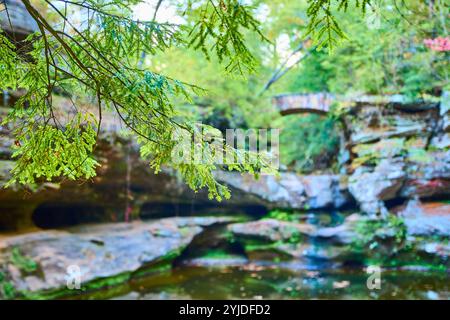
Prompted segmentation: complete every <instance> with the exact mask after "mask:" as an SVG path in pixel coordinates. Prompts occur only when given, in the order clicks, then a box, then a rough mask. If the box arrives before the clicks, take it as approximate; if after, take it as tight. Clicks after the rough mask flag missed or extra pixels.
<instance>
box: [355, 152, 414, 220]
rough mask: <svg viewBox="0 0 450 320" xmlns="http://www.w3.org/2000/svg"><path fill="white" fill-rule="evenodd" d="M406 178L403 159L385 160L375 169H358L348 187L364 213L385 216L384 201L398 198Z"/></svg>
mask: <svg viewBox="0 0 450 320" xmlns="http://www.w3.org/2000/svg"><path fill="white" fill-rule="evenodd" d="M405 178H406V173H405V171H404V162H403V160H402V159H401V158H394V159H383V160H381V161H380V163H379V164H378V165H377V166H376V167H375V168H371V167H366V166H361V167H358V168H357V169H356V170H355V171H354V173H353V174H352V175H351V176H350V178H349V185H348V187H349V191H350V193H351V194H352V195H353V197H354V198H355V199H356V200H357V201H358V203H359V204H360V206H361V209H362V210H363V211H364V212H366V213H368V214H372V215H377V214H382V215H385V214H386V213H387V210H386V208H385V207H384V204H383V202H382V201H384V200H390V199H394V198H396V197H397V196H398V191H399V190H400V189H401V187H402V185H403V182H404V181H405Z"/></svg>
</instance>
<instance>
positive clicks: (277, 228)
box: [227, 219, 316, 241]
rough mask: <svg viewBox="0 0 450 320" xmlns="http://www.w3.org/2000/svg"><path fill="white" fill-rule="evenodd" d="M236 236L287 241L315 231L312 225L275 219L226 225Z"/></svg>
mask: <svg viewBox="0 0 450 320" xmlns="http://www.w3.org/2000/svg"><path fill="white" fill-rule="evenodd" d="M227 228H228V230H229V231H231V232H232V233H233V234H234V235H236V236H244V237H249V238H257V239H262V240H268V241H289V240H290V239H291V238H292V237H293V236H295V235H297V234H303V235H311V234H313V233H314V232H315V231H316V228H315V227H314V226H313V225H310V224H307V223H294V222H288V221H280V220H276V219H262V220H258V221H251V222H243V223H234V224H230V225H228V226H227Z"/></svg>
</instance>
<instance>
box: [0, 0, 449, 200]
mask: <svg viewBox="0 0 450 320" xmlns="http://www.w3.org/2000/svg"><path fill="white" fill-rule="evenodd" d="M163 1H169V2H174V3H176V4H177V5H178V13H179V14H180V16H181V18H182V21H183V22H182V23H180V24H175V23H170V22H165V23H162V22H158V21H157V20H156V19H155V17H156V16H157V10H158V8H159V6H160V5H161V2H162V1H155V4H156V10H155V12H154V14H153V18H152V17H151V16H150V19H149V20H146V21H140V20H137V19H135V18H134V17H133V8H135V6H136V5H137V4H139V3H141V2H143V1H142V0H120V1H119V0H83V1H82V0H71V1H68V0H42V1H34V0H23V1H22V2H23V3H24V5H25V7H26V10H27V11H28V12H29V13H30V15H31V17H32V19H34V20H35V21H36V23H37V24H38V26H39V30H38V31H37V32H36V33H34V34H32V35H30V36H29V37H28V38H27V39H26V41H25V42H21V43H16V42H14V40H13V39H11V37H10V36H8V35H7V34H6V33H4V32H0V57H1V59H0V88H2V89H7V90H23V92H25V95H23V96H22V97H21V98H20V99H19V100H18V101H17V102H16V104H15V105H14V107H13V109H12V111H11V113H10V114H9V116H8V117H7V118H6V119H4V121H3V124H4V125H9V126H11V127H12V128H13V134H14V136H15V139H16V143H15V145H14V149H15V150H14V157H15V159H16V167H15V168H14V169H13V171H12V173H13V178H12V179H11V181H10V182H9V184H8V185H11V184H14V183H21V184H26V185H33V184H35V183H38V182H40V181H42V180H44V179H45V180H53V179H56V178H63V179H80V178H85V179H86V178H91V177H93V176H94V175H95V168H96V167H97V166H98V165H99V164H98V163H97V161H96V160H95V158H94V157H93V151H94V149H95V145H96V142H97V136H98V134H99V132H100V128H101V127H102V124H103V122H102V120H104V119H103V117H102V114H104V113H105V112H112V113H115V114H116V115H117V116H118V117H119V118H120V119H121V120H122V121H123V123H125V124H126V126H127V128H128V131H129V132H130V133H131V134H132V135H133V136H134V137H135V138H136V140H137V142H138V143H139V144H140V146H141V155H142V157H143V158H145V159H147V160H148V161H149V163H150V165H151V167H152V168H154V169H155V170H156V171H158V170H160V168H161V166H162V165H168V166H172V167H174V168H175V169H178V171H179V172H180V173H181V175H182V176H183V178H184V180H185V181H186V182H187V183H188V184H189V186H190V187H191V188H193V189H194V190H197V189H199V188H202V187H207V188H208V190H209V192H210V196H211V197H214V198H216V199H219V200H220V199H222V198H223V197H229V191H228V190H227V188H226V187H224V186H222V185H220V184H219V183H217V182H216V181H215V179H214V177H213V175H212V171H213V170H214V169H216V168H217V167H218V166H217V165H216V164H215V163H214V162H213V159H206V161H205V162H204V163H201V164H199V163H197V164H186V163H181V164H180V163H173V162H172V160H171V159H172V157H171V155H172V154H173V152H177V151H178V148H179V147H180V146H179V145H177V142H178V141H176V140H174V138H173V137H174V136H179V135H180V134H181V135H183V134H188V135H193V134H194V133H195V132H196V130H210V128H208V126H204V127H203V128H200V129H199V128H198V127H196V126H195V125H194V120H195V119H193V117H192V112H190V111H191V110H189V112H187V113H186V112H184V108H183V107H184V106H192V105H207V106H209V107H211V109H212V111H211V112H212V113H213V114H216V113H217V112H218V113H220V114H223V115H225V117H226V118H229V119H230V118H233V117H237V118H244V119H245V121H246V123H247V124H248V125H250V126H256V127H270V126H271V124H272V122H273V119H272V118H273V115H274V113H273V111H274V110H273V108H271V107H270V103H268V99H267V98H268V97H269V96H270V95H273V94H277V93H280V90H289V91H292V92H317V91H330V92H336V93H341V92H347V91H362V92H369V93H374V92H375V93H383V92H402V93H408V94H409V93H411V94H412V95H417V94H422V93H423V88H425V90H427V91H432V90H434V89H435V88H436V87H444V86H445V84H446V83H447V71H446V70H447V68H448V59H446V58H445V57H446V56H445V55H448V53H446V52H431V51H430V50H427V49H426V48H424V47H423V46H422V47H421V46H420V44H421V41H422V40H423V38H426V37H432V36H433V34H443V31H445V30H446V26H445V23H442V21H441V20H442V19H441V18H440V16H441V15H442V10H443V9H442V8H443V6H442V3H441V2H442V1H435V7H433V12H432V13H430V14H431V17H432V18H429V16H430V14H428V13H424V14H418V13H417V12H419V13H420V11H421V10H422V9H423V8H422V7H423V4H422V3H421V1H418V0H417V1H416V0H414V1H411V2H410V3H409V7H407V8H406V9H405V8H404V7H402V8H401V10H403V11H397V10H394V9H392V5H393V2H392V1H390V0H388V1H386V2H383V1H366V0H341V1H332V0H305V1H298V2H297V1H287V0H274V1H270V2H264V1H259V0H255V1H241V0H200V1H191V0H180V1H172V0H163ZM264 7H266V9H268V14H267V16H266V17H265V18H264V15H262V14H261V12H262V11H264V10H261V8H264ZM444 7H445V6H444ZM430 10H431V9H430ZM422 11H423V10H422ZM374 12H375V13H377V14H380V15H382V17H383V19H382V22H381V26H380V28H379V29H377V30H369V31H368V29H367V26H366V22H365V16H366V15H368V14H370V13H374ZM403 16H405V17H403ZM411 16H414V17H415V18H414V19H415V20H411V19H412V18H411ZM347 18H348V19H347ZM426 19H428V20H429V22H428V23H424V21H425V20H426ZM258 20H261V22H264V23H262V24H260V22H258ZM409 20H411V21H409ZM416 25H420V27H416ZM445 32H446V31H445ZM380 33H381V34H382V36H380ZM283 35H287V37H288V40H289V44H288V45H289V47H290V49H292V50H294V49H295V48H296V47H297V46H298V45H299V43H301V42H304V44H302V46H301V47H302V48H303V49H304V51H303V54H305V53H306V52H310V55H309V57H308V58H307V59H306V60H305V63H298V64H294V65H293V66H292V67H291V69H290V71H289V73H287V74H286V76H284V77H283V78H282V79H281V80H280V81H278V82H277V83H275V84H274V86H272V87H271V89H270V90H268V91H267V92H266V93H265V94H262V95H259V92H260V90H261V88H262V87H263V82H265V81H266V80H267V79H269V77H270V74H271V73H272V72H273V70H274V69H276V68H277V66H279V65H280V64H281V65H282V64H283V59H284V58H283V57H281V56H280V54H279V51H278V46H279V42H280V41H279V40H280V37H281V36H283ZM405 35H407V37H406V38H407V42H408V43H410V44H411V45H406V46H405V45H403V43H404V42H405V41H406V40H405ZM308 37H311V39H312V40H309V38H308ZM345 39H347V40H346V41H343V40H345ZM322 47H325V48H327V49H328V51H331V50H333V54H332V55H328V54H324V52H323V51H318V50H316V49H318V48H322ZM288 49H289V48H288ZM403 60H405V61H406V63H404V62H403ZM408 70H412V71H408ZM224 75H225V76H224ZM318 75H323V76H321V77H318ZM203 88H206V89H207V91H205V90H204V89H203ZM286 88H287V89H286ZM206 92H207V94H206ZM55 93H58V94H59V95H64V96H66V97H69V98H70V101H71V102H72V105H71V106H70V110H69V112H68V113H69V114H70V115H71V116H72V117H71V118H70V119H62V118H61V117H59V116H58V110H56V109H57V108H56V105H57V103H55V102H54V100H55V96H54V94H55ZM83 97H84V99H85V98H86V97H87V99H88V100H89V99H90V102H91V104H92V102H94V103H95V104H96V106H97V107H96V109H97V110H94V111H92V110H91V111H89V112H87V111H86V110H83V108H82V107H81V105H82V102H81V101H82V100H83ZM255 110H257V111H255ZM66 111H67V110H66ZM313 118H314V117H313ZM312 120H313V121H311V119H309V118H306V119H304V120H301V119H297V120H294V119H292V120H289V119H288V120H284V119H283V120H282V121H281V124H280V127H281V128H284V129H285V130H284V132H285V133H284V135H285V137H287V140H289V142H291V144H289V143H286V144H285V145H282V154H283V153H286V152H283V148H284V149H285V150H287V159H286V163H288V164H289V163H291V164H292V163H295V164H296V166H297V168H298V169H300V170H308V169H309V168H310V167H311V165H312V163H313V162H314V161H315V158H316V157H318V156H319V155H322V154H323V153H329V154H332V153H333V151H334V150H335V145H336V140H335V137H334V136H333V135H330V134H331V133H333V132H334V131H333V123H332V120H323V121H322V120H321V121H318V120H317V119H312ZM316 120H317V121H316ZM236 121H241V120H240V119H237V120H236ZM309 130H311V132H315V133H314V134H312V133H310V132H309ZM305 137H310V138H306V139H305ZM326 137H332V139H326ZM283 139H284V138H283V137H282V140H283ZM299 142H303V144H302V146H301V147H299V146H298V143H299ZM201 144H202V146H203V147H204V148H206V149H214V148H216V147H217V145H212V144H211V143H210V141H207V140H205V141H201ZM184 147H185V148H188V149H189V148H191V146H184ZM225 148H226V149H228V151H230V150H231V148H228V147H225ZM188 151H189V150H188ZM222 151H223V150H214V152H222ZM232 152H235V153H236V157H244V156H245V155H243V154H242V151H239V150H232ZM256 159H257V161H255V163H253V164H240V165H234V166H227V167H225V169H230V170H239V171H249V172H252V173H255V174H256V173H257V172H259V170H261V168H266V167H267V162H266V161H265V159H262V158H256ZM266 169H267V168H266Z"/></svg>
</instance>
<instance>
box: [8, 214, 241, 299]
mask: <svg viewBox="0 0 450 320" xmlns="http://www.w3.org/2000/svg"><path fill="white" fill-rule="evenodd" d="M230 221H233V219H231V218H225V217H222V218H221V217H193V218H167V219H161V220H157V221H153V222H133V223H116V224H102V225H88V226H80V227H76V228H72V229H67V230H64V231H54V230H52V231H41V232H34V233H29V234H23V235H17V236H7V237H2V238H1V241H0V269H3V272H4V273H6V279H8V281H9V282H10V283H12V284H13V286H14V288H15V291H16V292H17V293H19V294H21V295H24V296H30V295H36V294H52V293H55V294H57V295H58V294H77V292H76V291H71V290H68V289H67V287H66V283H67V282H66V280H67V277H68V272H69V271H68V270H69V269H68V268H69V267H70V266H76V267H77V268H79V271H80V275H81V286H82V288H83V287H84V288H85V289H86V288H87V289H90V288H97V287H100V286H102V285H107V284H109V283H111V281H120V282H121V281H126V280H127V279H129V278H130V277H131V276H132V275H133V274H134V273H136V272H138V271H143V270H149V272H150V271H151V270H152V268H153V267H154V266H155V268H156V266H159V264H161V263H166V266H169V267H170V262H171V261H172V260H173V259H174V258H175V257H177V256H178V255H179V254H180V253H181V251H182V250H183V249H184V248H185V247H186V246H187V245H188V244H189V243H190V242H191V241H192V239H193V238H194V236H196V235H198V234H199V233H200V232H201V231H202V230H203V228H205V227H207V226H210V225H213V224H217V223H225V222H230ZM14 256H15V258H14ZM24 261H30V263H32V264H35V266H36V267H35V268H34V269H35V270H26V269H24V266H23V264H24ZM155 270H157V269H155ZM99 283H100V284H99Z"/></svg>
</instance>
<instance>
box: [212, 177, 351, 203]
mask: <svg viewBox="0 0 450 320" xmlns="http://www.w3.org/2000/svg"><path fill="white" fill-rule="evenodd" d="M215 176H216V178H217V179H218V180H219V181H220V182H222V183H224V184H226V185H228V186H229V187H230V188H232V190H235V191H236V193H247V194H250V195H254V196H255V197H256V198H258V199H260V201H259V202H260V203H263V204H264V205H266V206H268V207H271V208H290V209H305V208H309V209H321V208H339V207H342V206H343V205H346V204H349V203H351V202H352V199H351V197H350V195H349V194H348V192H347V188H346V185H345V183H344V182H343V181H342V180H343V179H342V177H341V176H339V175H326V174H323V175H298V174H295V173H292V172H281V173H280V174H279V176H278V177H276V176H272V175H262V176H260V177H259V179H258V180H255V179H254V177H253V176H252V175H249V174H240V173H237V172H224V171H218V172H216V173H215Z"/></svg>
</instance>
